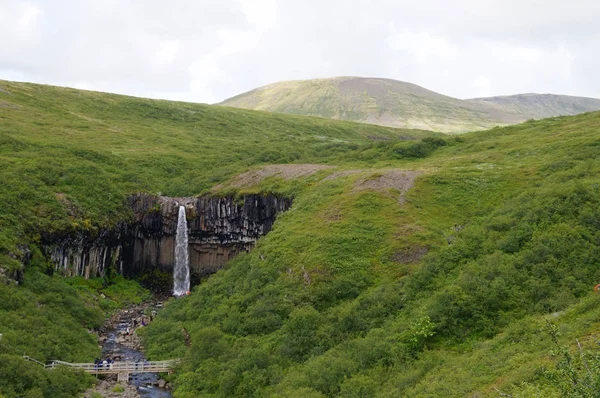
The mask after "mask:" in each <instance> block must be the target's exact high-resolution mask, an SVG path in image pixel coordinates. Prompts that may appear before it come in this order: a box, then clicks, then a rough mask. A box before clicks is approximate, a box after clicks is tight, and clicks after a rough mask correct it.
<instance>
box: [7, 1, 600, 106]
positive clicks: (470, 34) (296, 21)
mask: <svg viewBox="0 0 600 398" xmlns="http://www.w3.org/2000/svg"><path fill="white" fill-rule="evenodd" d="M599 20H600V7H598V5H597V0H568V1H567V0H302V1H299V0H189V1H188V0H169V1H165V0H162V1H161V0H94V1H92V0H72V1H67V0H0V79H8V80H20V81H31V82H39V83H48V84H55V85H61V86H70V87H77V88H86V89H92V90H99V91H109V92H116V93H123V94H130V95H137V96H144V97H154V98H166V99H175V100H184V101H194V102H207V103H213V102H217V101H221V100H223V99H225V98H228V97H230V96H233V95H236V94H239V93H241V92H244V91H248V90H250V89H252V88H255V87H258V86H261V85H264V84H268V83H272V82H276V81H280V80H291V79H309V78H317V77H331V76H341V75H346V76H348V75H351V76H372V77H387V78H392V79H397V80H403V81H408V82H412V83H416V84H419V85H421V86H424V87H426V88H428V89H431V90H434V91H437V92H441V93H443V94H447V95H451V96H454V97H459V98H470V97H477V96H490V95H503V94H515V93H523V92H542V93H548V92H550V93H558V94H570V95H582V96H591V97H598V98H600V76H599V75H600V73H599V71H600V23H598V21H599Z"/></svg>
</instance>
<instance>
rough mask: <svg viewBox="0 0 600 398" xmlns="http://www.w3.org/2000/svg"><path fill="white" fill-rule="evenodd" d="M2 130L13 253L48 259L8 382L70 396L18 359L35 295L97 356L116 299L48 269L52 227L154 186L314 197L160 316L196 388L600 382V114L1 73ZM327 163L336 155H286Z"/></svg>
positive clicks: (0, 344) (158, 324)
mask: <svg viewBox="0 0 600 398" xmlns="http://www.w3.org/2000/svg"><path fill="white" fill-rule="evenodd" d="M0 129H1V130H0V176H1V178H2V181H3V184H2V188H0V200H1V203H2V204H3V207H2V209H3V210H2V213H1V214H0V265H1V267H2V268H3V269H4V271H5V272H12V271H13V270H20V269H21V267H22V265H21V263H22V262H23V261H24V260H25V259H26V257H27V256H28V253H31V252H32V253H34V258H35V261H30V263H29V266H28V267H27V268H26V270H25V277H24V279H23V283H22V284H21V285H19V286H16V285H14V283H13V284H11V285H10V286H7V285H5V284H0V295H2V296H1V297H0V298H2V300H0V327H1V328H2V329H3V330H0V333H2V332H3V331H4V333H5V336H6V335H9V336H10V339H6V338H4V339H3V340H0V393H2V394H5V395H7V396H9V397H12V396H23V395H25V394H23V393H19V392H16V393H13V391H17V388H19V390H18V391H29V390H35V391H34V393H36V394H38V395H33V396H52V391H53V390H52V388H53V387H52V386H53V384H52V383H55V382H56V380H54V379H52V380H50V381H45V383H46V384H43V383H41V382H39V381H38V382H37V383H38V384H36V380H37V379H36V377H34V376H32V375H31V374H25V372H23V375H20V373H19V372H18V371H15V370H14V369H18V367H20V366H24V365H23V363H22V361H21V360H20V359H19V358H18V355H21V353H22V348H23V347H24V346H27V345H28V344H31V342H34V341H36V340H35V336H36V335H35V334H34V333H33V332H32V331H31V330H34V329H35V328H33V327H32V325H36V322H39V319H41V318H40V317H41V316H42V314H41V313H40V312H41V310H40V308H39V306H38V305H36V300H37V302H39V303H41V305H48V306H50V307H51V308H53V309H54V312H53V313H52V314H51V315H49V316H48V319H52V320H54V321H55V324H56V325H57V328H58V326H60V325H61V320H62V319H69V320H70V321H69V323H68V325H69V326H68V330H69V331H70V332H69V334H68V335H67V334H66V333H65V332H64V331H61V330H60V328H58V329H56V330H54V329H50V331H49V332H48V335H47V336H45V337H44V341H54V342H55V344H54V345H52V344H47V346H52V347H54V346H57V344H61V345H60V350H57V351H56V352H54V351H50V352H49V351H48V348H46V347H37V348H36V350H37V351H39V352H40V355H44V356H47V355H58V354H60V355H61V356H63V357H67V358H76V359H78V360H85V359H86V357H88V356H93V355H95V351H94V350H93V344H92V343H91V342H89V341H88V342H86V343H85V344H84V345H83V346H81V345H77V343H76V342H78V341H80V340H81V339H83V337H81V336H83V335H85V333H87V332H86V331H85V330H86V328H88V327H94V325H96V324H97V322H98V321H97V319H98V314H97V312H95V311H97V310H90V311H92V312H93V313H91V314H88V313H86V312H84V309H85V308H87V307H86V306H79V305H78V304H77V303H79V304H81V303H82V302H83V301H77V300H84V299H85V295H84V297H83V298H79V299H78V295H77V294H76V293H77V292H75V293H73V292H72V290H69V289H72V288H64V289H66V290H65V291H68V292H67V293H65V294H62V295H61V289H59V288H58V286H63V285H62V284H63V283H64V281H63V280H62V279H61V278H59V277H58V276H56V275H54V276H53V277H51V278H50V277H48V276H44V275H43V273H42V272H41V271H43V270H44V267H45V265H44V262H45V260H44V259H43V257H42V256H41V254H40V253H39V250H37V244H38V239H39V234H40V232H41V231H47V230H64V229H69V228H71V229H72V230H81V229H88V230H90V231H93V230H94V229H97V228H99V227H100V226H103V225H110V224H112V223H116V222H118V221H119V220H122V219H123V218H125V217H126V216H127V214H126V210H124V201H125V198H126V196H127V195H128V194H130V193H133V192H139V191H146V192H152V193H158V192H161V193H163V194H166V195H170V196H184V195H193V194H199V193H203V192H209V191H212V192H213V193H216V194H219V193H225V192H227V193H231V192H237V193H267V192H270V193H277V194H280V195H284V196H290V197H293V198H294V202H293V205H292V207H291V209H290V210H288V211H287V212H285V213H283V214H281V215H280V216H279V217H278V219H277V221H276V222H275V225H274V226H273V229H272V231H271V232H270V233H269V234H268V235H266V236H265V237H264V238H262V239H261V240H260V241H259V243H258V245H257V247H256V248H255V249H254V250H253V251H252V252H250V253H249V254H244V255H240V256H238V257H236V259H234V260H233V261H232V262H230V263H229V264H228V266H227V267H226V268H225V269H224V270H221V271H219V272H217V273H216V274H214V275H212V276H211V277H210V278H208V280H207V281H206V282H204V283H202V284H201V285H199V286H197V287H195V288H194V290H193V292H192V294H191V295H190V296H188V297H185V298H182V299H178V300H171V301H170V302H168V303H167V305H166V306H165V308H164V310H163V311H162V312H161V313H159V316H158V318H157V319H156V320H155V321H154V322H153V323H152V324H151V325H150V326H149V327H148V328H146V329H145V333H144V336H143V337H144V339H145V344H144V346H145V347H147V353H148V354H149V355H150V357H151V359H166V358H169V357H182V358H184V359H185V362H184V363H183V365H182V367H181V369H179V370H178V371H177V372H176V373H175V374H174V375H172V377H173V381H174V385H175V388H176V394H177V396H179V397H197V396H214V397H221V396H223V397H225V396H272V397H294V396H303V397H329V396H331V397H333V396H340V397H371V396H378V397H396V396H411V397H431V396H448V397H463V396H498V391H497V390H500V391H502V392H503V393H506V394H511V395H512V396H514V397H527V396H536V394H537V396H547V397H559V396H593V392H594V391H596V390H595V389H594V388H595V387H594V386H597V385H598V380H600V375H599V372H598V371H597V369H598V368H599V367H598V360H597V359H595V358H597V355H598V350H597V348H596V345H595V341H596V339H597V337H598V336H597V330H598V327H599V326H600V309H599V308H600V307H598V296H597V295H594V294H593V287H594V285H596V284H597V283H599V282H600V213H599V211H598V209H600V185H599V181H598V177H597V176H598V173H599V172H600V166H599V165H600V162H599V160H600V159H599V157H600V140H599V138H598V137H599V134H598V133H599V131H600V113H589V114H583V115H579V116H573V117H562V118H552V119H545V120H539V121H529V122H527V123H524V124H521V125H517V126H510V127H504V128H495V129H492V130H488V131H485V132H473V133H468V134H464V135H461V136H458V137H447V136H442V135H441V134H434V133H425V132H416V131H407V130H397V129H393V128H385V127H378V126H373V125H367V124H356V123H350V122H340V121H334V120H327V119H322V118H310V117H301V116H291V115H281V114H270V113H263V112H256V111H247V110H240V109H231V108H226V107H219V106H207V105H197V104H188V103H179V102H168V101H154V100H146V99H139V98H131V97H124V96H118V95H112V94H104V93H95V92H86V91H79V90H72V89H64V88H57V87H49V86H40V85H32V84H24V83H11V82H0ZM306 164H313V165H328V166H331V167H330V168H323V167H319V166H316V167H315V169H316V170H317V169H318V170H320V171H318V172H317V173H313V174H309V175H307V174H306V173H303V172H299V173H293V172H290V173H288V174H286V173H285V172H284V171H285V170H294V169H295V168H301V169H303V170H304V169H305V168H306V167H308V166H306ZM274 170H275V171H274ZM65 198H67V199H68V201H69V203H70V206H71V208H70V209H66V208H65ZM73 207H74V208H75V210H76V211H73ZM69 210H70V211H69ZM48 278H49V279H48ZM40 280H41V282H40ZM69 283H74V282H73V281H69ZM78 283H80V282H77V283H76V286H77V284H78ZM90 283H95V282H94V281H92V282H90ZM48 291H49V292H51V293H52V294H51V295H50V298H48V299H46V301H44V300H45V299H44V297H46V296H45V292H48ZM84 292H85V291H84ZM62 296H66V297H69V300H64V301H60V300H59V298H60V297H62ZM10 297H21V298H20V299H19V301H17V302H16V301H14V300H13V301H11V300H10V299H7V298H10ZM44 303H46V304H44ZM36 311H37V312H36ZM25 312H27V313H30V314H31V316H30V317H27V318H25V319H24V318H22V317H20V315H19V314H21V313H25ZM44 322H46V321H44ZM30 329H31V330H30ZM5 330H8V331H9V333H7V332H6V331H5ZM18 331H23V332H21V333H19V332H18ZM557 332H558V333H557ZM61 333H62V334H61ZM74 335H76V336H74ZM186 335H189V338H190V344H189V346H188V345H187V344H186ZM576 339H578V341H579V342H580V343H581V344H582V353H583V354H585V353H586V351H587V350H590V351H591V352H592V354H593V355H590V356H583V358H584V359H586V362H582V361H581V359H580V358H582V356H581V355H580V353H579V351H575V352H574V354H573V355H571V354H569V351H568V347H569V346H571V347H575V349H576V350H577V346H576V345H575V343H576ZM554 341H556V343H558V346H556V345H555V343H554ZM9 343H10V344H9ZM565 347H566V348H567V349H566V350H565ZM551 349H554V351H553V352H554V353H556V355H557V356H552V355H550V354H549V352H550V350H551ZM56 353H58V354H56ZM90 359H92V358H90ZM4 364H8V365H4ZM586 366H587V368H586ZM588 368H589V369H590V370H589V372H588V371H587V370H586V369H588ZM53 377H55V376H53ZM56 377H59V376H56ZM60 377H63V376H62V375H61V376H60ZM7 380H10V381H7ZM57 380H58V379H57ZM64 380H65V382H66V380H71V381H72V380H74V379H72V378H71V376H70V375H65V376H64ZM573 380H575V381H576V382H573ZM580 380H581V381H582V382H579V381H580ZM587 386H591V387H590V388H588V387H587ZM77 388H80V386H78V385H76V384H71V389H70V390H69V391H71V392H72V391H75V390H77ZM11 389H12V390H11ZM586 389H587V390H586ZM38 390H39V391H38ZM586 391H588V392H590V391H591V393H590V394H591V395H584V393H586ZM38 392H39V393H38ZM31 394H33V393H31ZM578 394H579V395H578ZM66 396H69V395H66Z"/></svg>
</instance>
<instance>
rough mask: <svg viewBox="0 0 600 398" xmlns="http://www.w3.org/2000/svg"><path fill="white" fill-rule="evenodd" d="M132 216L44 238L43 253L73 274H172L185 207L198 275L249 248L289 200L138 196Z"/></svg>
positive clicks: (61, 269) (193, 265)
mask: <svg viewBox="0 0 600 398" xmlns="http://www.w3.org/2000/svg"><path fill="white" fill-rule="evenodd" d="M129 205H130V206H131V209H132V211H133V218H132V219H131V220H130V221H129V222H124V223H121V224H119V225H118V226H117V227H115V228H113V229H107V230H103V231H101V232H100V233H99V234H97V235H92V234H90V233H89V232H86V231H81V232H76V233H73V232H71V233H66V232H65V233H62V234H46V235H44V236H43V239H42V240H43V241H42V249H43V251H44V252H45V253H46V255H47V256H48V258H49V259H50V261H51V262H52V263H53V264H54V266H55V269H56V270H57V271H59V272H61V273H63V274H65V275H69V276H75V275H78V276H84V277H86V278H88V277H92V276H103V275H104V274H105V271H106V270H107V269H108V267H111V266H114V267H115V268H116V270H117V271H118V272H120V273H122V274H125V275H135V274H139V273H142V272H145V271H148V270H152V269H156V268H158V269H161V270H163V271H167V272H172V270H173V266H174V263H175V234H176V230H177V215H178V210H179V206H180V205H183V206H185V209H186V218H187V221H188V227H189V258H190V268H191V270H192V272H193V273H195V274H197V275H199V276H205V275H209V274H211V273H214V272H215V271H217V270H218V269H219V268H221V267H222V266H223V265H224V264H225V263H226V262H227V261H229V260H231V259H232V258H233V257H234V256H235V255H236V254H238V253H240V252H247V251H249V250H251V249H252V248H253V247H254V245H255V244H256V241H257V240H258V239H259V238H260V237H261V236H263V235H265V234H266V233H267V232H269V231H270V230H271V228H272V226H273V223H274V221H275V218H276V216H277V214H279V213H281V212H283V211H285V210H287V209H288V208H289V207H290V206H291V200H290V199H286V198H279V197H276V196H273V195H247V196H244V197H242V198H238V199H236V198H233V197H213V196H202V197H198V198H169V197H164V196H154V195H148V194H136V195H133V196H131V197H130V198H129Z"/></svg>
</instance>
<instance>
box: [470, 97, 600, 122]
mask: <svg viewBox="0 0 600 398" xmlns="http://www.w3.org/2000/svg"><path fill="white" fill-rule="evenodd" d="M469 101H473V102H478V103H482V104H488V105H493V106H495V107H497V108H498V109H499V110H501V111H503V112H507V113H512V114H517V115H521V116H523V117H524V118H527V119H544V118H547V117H553V116H568V115H577V114H580V113H584V112H592V111H597V110H599V109H600V99H596V98H586V97H572V96H569V95H554V94H518V95H508V96H501V97H488V98H474V99H472V100H469Z"/></svg>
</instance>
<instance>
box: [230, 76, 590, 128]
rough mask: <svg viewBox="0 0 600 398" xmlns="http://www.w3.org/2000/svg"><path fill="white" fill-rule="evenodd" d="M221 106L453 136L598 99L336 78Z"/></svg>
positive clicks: (281, 87)
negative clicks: (469, 94) (474, 93)
mask: <svg viewBox="0 0 600 398" xmlns="http://www.w3.org/2000/svg"><path fill="white" fill-rule="evenodd" d="M523 97H526V98H527V101H524V100H523V99H522V98H523ZM526 104H527V105H526ZM220 105H225V106H232V107H237V108H245V109H256V110H263V111H269V112H278V113H290V114H299V115H312V116H320V117H326V118H332V119H340V120H351V121H356V122H362V123H371V124H377V125H382V126H391V127H402V128H417V129H424V130H434V131H440V132H444V133H457V132H465V131H474V130H483V129H486V128H491V127H494V126H503V125H509V124H515V123H520V122H523V121H525V120H528V119H532V118H543V117H550V116H561V115H572V114H576V113H581V112H587V111H591V110H599V109H600V100H594V99H587V98H579V97H566V96H537V95H535V94H532V95H528V96H514V97H498V98H491V99H485V98H481V99H474V100H460V99H457V98H452V97H448V96H445V95H441V94H438V93H435V92H433V91H430V90H427V89H425V88H423V87H420V86H417V85H415V84H411V83H406V82H401V81H396V80H391V79H379V78H361V77H335V78H330V79H314V80H298V81H285V82H279V83H274V84H270V85H267V86H264V87H260V88H257V89H254V90H252V91H249V92H247V93H243V94H240V95H238V96H235V97H233V98H230V99H227V100H225V101H223V102H222V103H220Z"/></svg>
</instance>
